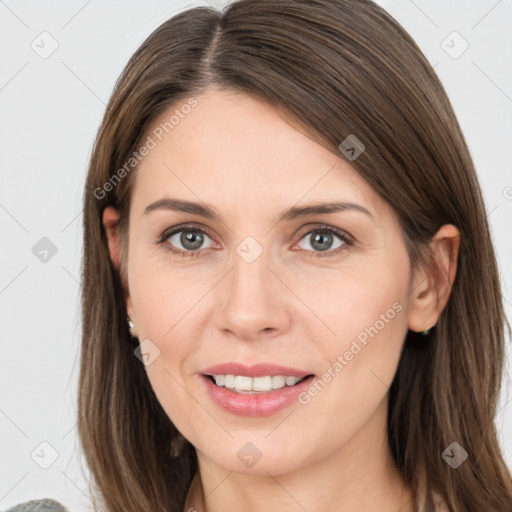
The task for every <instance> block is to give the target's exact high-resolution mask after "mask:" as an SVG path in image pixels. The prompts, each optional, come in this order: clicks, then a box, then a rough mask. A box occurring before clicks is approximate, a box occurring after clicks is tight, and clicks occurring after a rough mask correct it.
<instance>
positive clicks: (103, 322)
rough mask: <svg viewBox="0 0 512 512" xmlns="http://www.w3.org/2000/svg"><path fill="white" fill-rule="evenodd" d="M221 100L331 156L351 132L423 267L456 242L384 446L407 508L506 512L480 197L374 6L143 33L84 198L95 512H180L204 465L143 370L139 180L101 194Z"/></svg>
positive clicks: (393, 30) (86, 358)
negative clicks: (197, 107) (170, 118)
mask: <svg viewBox="0 0 512 512" xmlns="http://www.w3.org/2000/svg"><path fill="white" fill-rule="evenodd" d="M211 86H216V87H221V88H225V89H227V90H233V91H240V92H243V93H246V94H250V95H253V96H255V97H257V98H259V99H261V100H264V101H265V102H267V103H268V104H269V105H271V106H273V107H275V108H276V109H280V110H282V111H284V112H287V113H288V114H289V118H290V119H293V120H294V123H295V124H296V126H297V128H298V129H301V130H304V131H305V132H307V133H308V134H309V136H311V137H312V138H313V139H314V140H315V141H317V142H318V143H319V144H321V145H323V146H324V147H326V148H327V149H329V150H330V151H332V152H333V153H334V154H336V155H338V156H341V153H340V149H339V145H340V143H341V142H342V141H343V140H345V139H346V138H347V137H348V136H349V135H350V134H355V135H356V136H357V138H358V139H359V140H360V141H362V142H363V143H364V146H365V150H364V152H362V153H361V154H360V155H359V157H358V158H357V159H355V160H353V161H352V162H350V163H351V165H352V167H353V168H354V169H355V171H356V172H358V173H359V174H360V175H361V176H362V177H363V178H364V179H365V180H366V181H367V182H368V183H369V184H370V185H371V186H372V187H373V189H374V190H375V191H376V192H377V193H378V194H380V196H381V197H382V198H384V199H385V200H386V201H387V202H388V203H389V204H390V205H391V206H392V208H393V209H394V212H395V213H396V215H397V218H398V220H399V225H400V229H401V231H402V234H403V237H404V240H405V241H406V245H407V250H408V253H409V256H410V259H411V262H412V265H413V266H414V267H416V266H418V265H424V264H426V263H428V261H430V260H429V259H428V251H427V249H428V245H429V242H430V240H431V239H432V237H433V236H434V234H435V233H436V232H437V230H438V229H439V228H440V227H441V226H442V225H443V224H447V223H449V224H454V225H455V226H456V227H457V228H458V229H459V231H460V234H461V245H460V252H459V256H458V262H457V263H458V268H457V276H456V278H455V281H454V283H453V285H452V289H451V295H450V298H449V300H448V303H447V305H446V307H445V308H444V310H443V312H442V313H441V315H440V317H439V320H438V322H437V325H436V327H435V328H434V329H433V331H432V332H431V333H430V334H429V335H428V336H425V337H422V338H421V342H418V336H417V335H416V333H413V332H411V331H409V332H408V334H407V336H406V338H405V340H404V346H403V350H402V354H401V357H400V361H399V365H398V369H397V372H396V375H395V378H394V380H393V383H392V385H391V388H390V391H389V409H388V425H387V430H388V441H389V446H390V449H391V453H392V455H393V458H394V460H395V462H396V465H397V467H398V469H399V471H400V473H401V474H402V476H403V478H404V479H405V481H406V482H407V484H408V485H410V486H411V488H412V489H413V491H414V496H415V502H414V507H415V510H418V511H423V512H432V511H433V510H434V498H433V496H434V494H436V493H437V494H438V495H439V496H441V497H442V498H443V499H444V500H445V502H446V503H447V505H448V507H449V509H450V511H452V512H482V511H484V510H485V511H487V512H505V511H511V510H512V478H511V474H510V471H509V469H508V468H507V466H506V464H505V461H504V459H503V456H502V453H501V451H500V446H499V443H498V439H497V432H496V427H495V422H494V419H495V416H496V413H497V403H498V398H499V392H500V384H501V378H502V374H503V370H504V362H505V360H504V354H505V340H506V334H507V332H510V327H509V325H508V323H507V320H506V317H505V315H504V309H503V302H502V294H501V291H500V279H499V274H498V269H497V263H496V258H495V253H494V248H493V243H492V240H491V236H490V232H489V226H488V221H487V217H486V209H485V205H484V201H483V198H482V193H481V189H480V186H479V183H478V179H477V176H476V173H475V169H474V164H473V162H472V160H471V157H470V153H469V150H468V147H467V144H466V142H465V139H464V136H463V133H462V131H461V129H460V126H459V124H458V121H457V119H456V117H455V114H454V111H453V108H452V106H451V104H450V101H449V99H448V96H447V94H446V92H445V90H444V88H443V86H442V84H441V82H440V80H439V79H438V77H437V76H436V74H435V72H434V70H433V68H432V66H431V65H430V64H429V62H428V61H427V59H426V58H425V57H424V55H423V54H422V52H421V51H420V49H419V48H418V46H417V44H416V43H415V42H414V40H413V39H412V38H411V37H410V35H409V34H408V33H407V32H406V31H405V30H404V29H403V28H402V27H401V25H400V24H399V23H398V22H397V21H396V20H394V19H393V18H392V17H391V16H390V15H389V14H388V13H387V12H386V11H385V10H384V9H382V8H381V7H379V6H378V5H376V4H375V3H373V2H372V1H370V0H238V1H234V2H231V3H230V4H228V5H226V6H225V7H224V8H223V9H222V10H216V9H214V8H211V7H196V8H191V9H188V10H185V11H182V12H180V13H178V14H177V15H175V16H173V17H172V18H171V19H169V20H167V21H165V22H164V23H163V24H161V25H160V26H159V27H158V28H157V29H156V30H155V31H154V32H153V33H152V34H151V35H149V37H148V38H147V39H146V40H145V41H144V42H143V43H142V45H141V46H140V47H139V48H138V49H137V51H136V52H135V54H134V55H133V56H132V57H131V59H130V60H129V62H128V63H127V65H126V67H125V68H124V70H123V72H122V74H121V76H120V77H119V79H118V81H117V82H116V84H115V87H114V91H113V94H112V96H111V98H110V101H109V103H108V105H107V108H106V110H105V114H104V117H103V120H102V123H101V126H100V128H99V130H98V133H97V136H96V140H95V143H94V148H93V151H92V155H91V159H90V165H89V169H88V174H87V180H86V184H85V189H84V195H83V202H84V215H83V228H84V244H83V259H82V297H81V301H82V346H81V359H80V375H79V397H78V429H79V430H78V431H79V439H80V442H81V445H82V448H83V453H84V456H85V461H86V463H87V465H88V467H89V469H90V474H91V480H90V492H91V493H92V495H93V496H94V500H95V504H96V505H95V506H97V507H98V509H100V510H103V511H105V512H107V511H109V512H155V511H162V512H163V511H166V512H182V508H183V506H184V503H185V497H186V494H187V491H188V488H189V485H190V483H191V479H192V477H193V475H194V473H195V472H196V470H197V468H198V464H197V456H196V452H195V449H194V447H193V446H192V445H191V444H190V443H189V442H188V441H186V440H185V443H184V447H183V450H182V451H181V454H180V455H178V456H173V455H171V453H170V446H171V444H172V443H173V441H176V440H178V439H180V438H179V436H180V434H179V432H178V430H177V429H176V427H175V426H174V425H173V423H172V421H171V420H170V419H169V417H168V416H167V415H166V413H165V412H164V410H163V408H162V407H161V405H160V403H159V402H158V400H157V397H156V396H155V394H154V391H153V389H152V387H151V385H150V383H149V381H148V378H147V375H146V372H145V369H144V366H143V364H141V362H140V361H139V359H138V358H137V357H135V355H134V349H135V348H136V347H137V340H136V339H132V338H131V336H130V334H129V331H128V327H127V323H126V305H125V299H124V291H123V285H122V278H123V276H125V272H126V267H125V264H126V258H127V257H128V254H127V252H126V247H127V245H126V244H127V237H128V219H129V215H128V214H129V211H130V199H131V192H132V188H133V177H134V175H135V173H136V172H137V169H136V166H135V167H134V169H133V170H131V171H130V172H126V173H123V177H122V179H120V180H118V182H115V183H114V185H115V186H110V187H105V186H104V185H105V183H107V182H110V183H113V182H112V178H113V177H114V175H115V174H116V173H117V172H118V170H119V169H121V168H123V166H124V165H125V164H126V162H127V161H128V160H129V159H130V158H131V155H133V153H134V151H136V150H137V148H138V147H139V146H140V144H141V138H142V136H143V134H144V133H145V130H146V129H147V128H148V126H149V124H150V123H151V122H152V120H154V119H155V117H156V116H158V115H159V114H161V113H162V112H163V111H165V110H166V109H169V108H170V107H172V106H173V105H180V104H185V103H186V102H187V101H188V100H189V99H190V98H192V97H195V98H197V96H198V95H200V94H201V93H202V92H205V91H206V90H207V89H208V88H209V87H211ZM124 174H126V175H124ZM117 177H118V178H119V174H118V175H117ZM109 180H110V181H109ZM100 190H101V193H99V192H98V191H100ZM247 192H248V193H249V191H247ZM107 206H114V207H116V208H118V210H119V212H120V233H121V243H122V250H121V268H116V267H115V266H114V265H113V263H112V261H111V259H110V255H109V250H108V244H107V237H106V233H105V230H104V228H103V225H102V214H103V210H104V209H105V208H106V207H107ZM507 329H508V331H507ZM319 428H320V427H319ZM452 442H457V443H458V444H459V445H461V446H462V447H463V448H464V449H465V450H466V451H467V452H468V458H467V460H466V461H465V462H464V463H463V464H461V465H460V466H459V467H458V468H457V469H453V468H452V467H451V466H450V465H449V464H447V463H446V462H445V460H444V459H443V457H442V453H443V451H444V450H445V449H446V448H447V447H448V446H449V445H450V444H451V443H452Z"/></svg>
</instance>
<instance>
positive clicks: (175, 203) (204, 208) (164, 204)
mask: <svg viewBox="0 0 512 512" xmlns="http://www.w3.org/2000/svg"><path fill="white" fill-rule="evenodd" d="M155 210H172V211H177V212H184V213H191V214H193V215H199V216H201V217H205V218H207V219H212V220H221V218H220V216H219V215H218V214H217V213H216V212H215V209H214V208H212V207H210V206H208V205H206V204H204V203H203V204H200V203H195V202H193V201H185V200H183V199H171V198H164V199H159V200H158V201H155V202H153V203H151V204H150V205H149V206H147V207H146V208H145V210H144V213H143V215H147V214H149V213H151V212H153V211H155ZM347 210H351V211H357V212H361V213H364V214H366V215H368V216H369V217H371V218H372V219H373V218H374V217H373V215H372V214H371V213H370V211H369V210H367V209H366V208H365V207H364V206H361V205H359V204H356V203H351V202H345V201H343V202H333V203H319V204H311V205H307V206H292V207H291V208H289V209H287V210H285V211H284V212H282V213H281V215H280V216H279V222H282V221H284V220H293V219H297V218H303V217H310V216H313V215H319V214H324V213H337V212H343V211H347Z"/></svg>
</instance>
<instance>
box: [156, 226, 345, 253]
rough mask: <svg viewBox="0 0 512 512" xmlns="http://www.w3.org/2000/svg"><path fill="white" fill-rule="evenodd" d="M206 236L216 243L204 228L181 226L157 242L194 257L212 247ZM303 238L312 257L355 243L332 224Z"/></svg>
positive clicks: (172, 229) (319, 228)
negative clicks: (206, 243) (206, 242)
mask: <svg viewBox="0 0 512 512" xmlns="http://www.w3.org/2000/svg"><path fill="white" fill-rule="evenodd" d="M308 237H309V238H308ZM205 238H207V239H209V240H210V241H211V242H212V244H213V243H214V242H213V240H212V239H211V238H210V236H209V235H208V234H207V233H206V231H204V230H203V229H200V228H198V227H195V226H179V227H174V228H171V229H169V230H167V231H165V232H164V233H162V235H160V236H159V238H158V239H157V242H156V243H157V244H161V245H163V246H164V248H165V249H166V250H168V251H171V252H172V253H174V254H177V255H178V256H184V257H194V256H197V255H199V254H200V253H201V251H202V250H203V249H208V248H211V247H212V245H209V246H207V247H203V244H204V242H205ZM303 239H305V240H307V241H308V243H309V245H310V247H312V249H309V248H308V247H306V248H305V250H306V251H310V252H311V256H312V257H324V256H334V255H337V254H339V253H340V252H342V251H343V250H345V249H347V248H348V247H350V246H352V245H353V244H354V241H353V239H352V238H351V237H350V236H349V235H348V234H347V233H345V232H344V231H342V230H341V229H338V228H334V227H332V226H318V227H316V228H315V229H310V230H309V231H307V232H306V233H304V234H303V235H302V237H301V240H303ZM336 239H338V242H336ZM302 249H304V247H302ZM333 249H334V250H333Z"/></svg>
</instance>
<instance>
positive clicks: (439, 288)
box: [408, 224, 460, 332]
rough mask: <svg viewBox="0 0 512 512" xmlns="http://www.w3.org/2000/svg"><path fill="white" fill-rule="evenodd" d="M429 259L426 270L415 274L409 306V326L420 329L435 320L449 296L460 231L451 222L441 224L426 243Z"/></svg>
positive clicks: (457, 253)
mask: <svg viewBox="0 0 512 512" xmlns="http://www.w3.org/2000/svg"><path fill="white" fill-rule="evenodd" d="M430 247H431V249H432V253H433V261H432V262H431V264H430V266H429V268H428V270H426V271H425V270H422V271H418V273H417V274H416V275H415V279H414V285H413V289H412V292H411V294H412V297H411V301H410V308H409V315H408V321H409V329H410V330H412V331H415V332H421V331H424V330H426V329H429V328H430V327H432V326H434V325H435V324H436V323H437V320H438V318H439V316H440V314H441V312H442V311H443V309H444V308H445V306H446V304H447V302H448V299H449V298H450V293H451V289H452V286H453V283H454V281H455V276H456V273H457V259H458V255H459V248H460V232H459V230H458V229H457V228H456V227H455V226H454V225H452V224H445V225H443V226H442V227H441V228H440V229H439V231H438V232H437V233H436V235H435V236H434V237H433V239H432V242H431V244H430Z"/></svg>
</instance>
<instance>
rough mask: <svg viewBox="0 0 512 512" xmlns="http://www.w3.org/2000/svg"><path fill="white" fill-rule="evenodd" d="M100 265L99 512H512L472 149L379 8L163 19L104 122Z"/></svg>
mask: <svg viewBox="0 0 512 512" xmlns="http://www.w3.org/2000/svg"><path fill="white" fill-rule="evenodd" d="M82 278H83V290H82V306H83V313H82V314H83V318H82V320H83V346H82V358H81V369H80V395H79V420H78V426H79V435H80V439H81V442H82V445H83V449H84V454H85V457H86V462H87V464H88V466H89V468H90V470H91V473H92V481H91V493H92V495H93V496H95V503H96V506H97V507H98V510H105V511H107V510H108V511H121V510H122V511H125V512H126V511H137V512H140V511H147V512H149V511H152V512H153V511H156V510H161V511H175V512H181V511H193V510H198V511H208V512H216V511H218V510H240V509H243V510H254V511H262V510H265V511H266V510H279V511H288V510H290V511H291V510H299V509H303V510H308V511H314V510H323V511H330V510H336V511H343V512H348V511H356V510H358V511H359V510H379V511H384V512H387V511H397V510H400V511H403V512H409V511H434V510H435V511H441V510H443V511H456V512H473V511H474V512H477V511H478V512H480V511H482V510H486V511H489V512H490V511H493V512H498V511H499V512H503V511H510V510H512V478H511V474H510V472H509V469H508V468H507V466H506V464H505V462H504V460H503V456H502V454H501V453H500V448H499V445H498V441H497V435H496V430H495V426H494V416H495V413H496V404H497V399H498V396H499V389H500V381H501V375H502V369H503V359H504V349H505V347H504V335H505V332H504V331H505V327H507V326H508V325H507V323H506V320H505V316H504V312H503V305H502V297H501V292H500V283H499V276H498V272H497V266H496V261H495V256H494V250H493V246H492V242H491V239H490V235H489V228H488V224H487V220H486V212H485V207H484V203H483V200H482V195H481V191H480V188H479V184H478V181H477V178H476V175H475V170H474V166H473V163H472V161H471V158H470V155H469V152H468V149H467V146H466V143H465V140H464V137H463V135H462V133H461V130H460V127H459V125H458V122H457V120H456V118H455V115H454V113H453V109H452V107H451V105H450V102H449V100H448V98H447V95H446V93H445V91H444V89H443V87H442V85H441V83H440V82H439V80H438V78H437V77H436V75H435V73H434V71H433V69H432V67H431V66H430V65H429V63H428V62H427V60H426V59H425V58H424V56H423V55H422V53H421V51H420V50H419V48H418V47H417V45H416V44H415V43H414V41H413V40H412V39H411V37H410V36H409V35H408V34H407V33H406V32H405V31H404V30H403V29H402V27H401V26H400V25H399V24H398V23H397V22H396V21H394V20H393V19H392V18H391V17H390V16H389V15H388V14H387V13H386V12H385V11H384V10H383V9H381V8H380V7H378V6H377V5H375V4H374V3H372V2H370V1H369V0H358V1H355V0H315V1H305V0H304V1H302V0H259V1H255V0H239V1H236V2H233V3H231V4H230V5H229V6H227V8H226V9H225V11H224V12H222V13H219V12H217V11H215V10H213V9H210V8H205V7H200V8H194V9H189V10H187V11H185V12H182V13H180V14H178V15H177V16H175V17H173V18H172V19H170V20H168V21H167V22H165V23H164V24H163V25H161V26H160V27H159V28H158V29H157V30H155V31H154V33H153V34H151V35H150V36H149V38H148V39H147V40H146V41H145V42H144V43H143V44H142V46H141V47H140V48H139V49H138V50H137V52H136V53H135V54H134V56H133V57H132V58H131V60H130V62H129V63H128V65H127V66H126V68H125V70H124V72H123V74H122V76H121V77H120V79H119V80H118V82H117V84H116V88H115V91H114V93H113V96H112V98H111V100H110V102H109V104H108V107H107V110H106V113H105V117H104V119H103V122H102V125H101V128H100V130H99V133H98V136H97V140H96V143H95V147H94V151H93V154H92V158H91V163H90V168H89V173H88V177H87V183H86V188H85V192H84V258H83V275H82ZM475 283H478V288H477V289H475V286H474V285H475Z"/></svg>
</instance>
